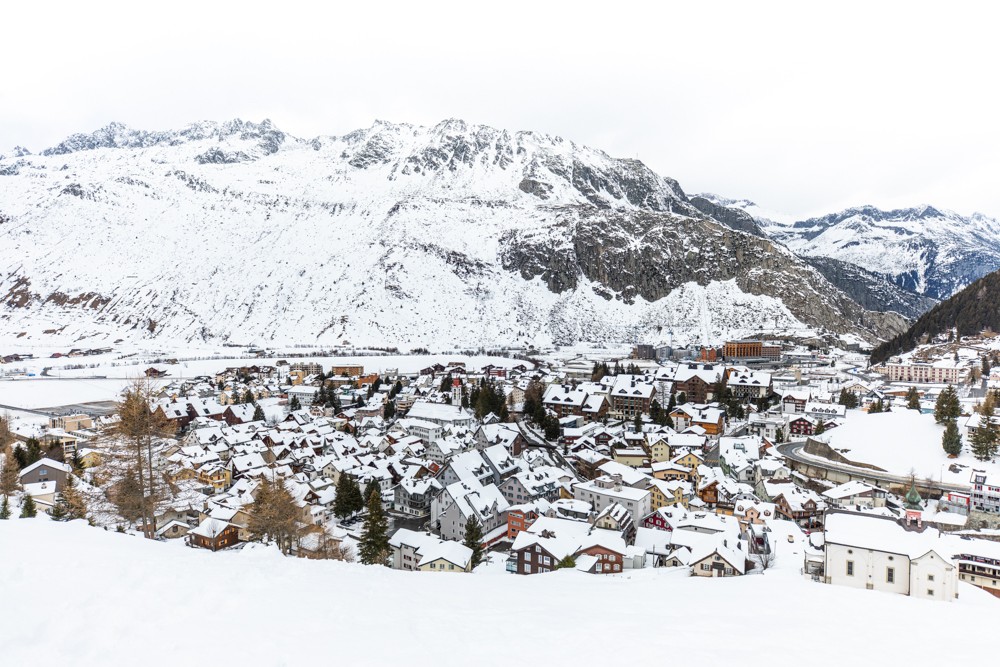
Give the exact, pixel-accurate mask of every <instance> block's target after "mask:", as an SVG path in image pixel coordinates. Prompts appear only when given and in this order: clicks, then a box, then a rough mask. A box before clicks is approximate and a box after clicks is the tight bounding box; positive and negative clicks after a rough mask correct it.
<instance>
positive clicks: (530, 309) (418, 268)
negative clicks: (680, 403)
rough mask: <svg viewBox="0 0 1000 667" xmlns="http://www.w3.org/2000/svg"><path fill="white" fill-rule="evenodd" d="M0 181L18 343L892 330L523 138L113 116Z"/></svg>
mask: <svg viewBox="0 0 1000 667" xmlns="http://www.w3.org/2000/svg"><path fill="white" fill-rule="evenodd" d="M0 183H2V186H0V239H2V249H0V272H2V275H0V298H2V302H3V304H4V307H3V310H2V311H0V336H2V337H3V338H5V339H8V340H9V339H10V338H11V337H18V336H20V337H21V341H20V342H22V343H29V342H53V341H55V340H57V339H58V340H60V341H63V340H65V341H79V340H89V341H96V340H98V339H105V338H107V337H109V336H114V337H133V338H134V337H145V338H156V339H159V340H164V341H191V340H196V339H197V340H213V341H219V342H223V341H230V342H236V343H253V342H264V341H273V342H280V343H289V344H293V343H308V344H315V343H322V344H330V343H337V342H342V341H349V342H351V343H353V344H355V345H357V344H386V343H387V344H393V345H400V346H404V347H405V346H411V347H412V346H425V345H427V346H434V347H439V346H451V345H454V346H479V345H497V344H514V343H535V344H546V343H550V342H557V343H565V342H572V341H578V340H594V341H618V342H621V341H630V340H634V339H636V338H639V337H642V338H647V339H650V338H652V339H656V338H657V337H665V336H667V334H673V339H674V340H678V339H684V338H688V339H706V340H717V339H719V338H722V337H725V336H731V335H741V334H742V333H747V332H751V331H755V330H760V329H765V328H766V329H771V328H779V329H789V328H803V327H812V328H825V329H828V330H832V331H835V332H838V333H843V334H855V335H858V336H861V337H865V338H867V339H869V340H871V339H874V338H875V337H878V336H886V335H889V334H891V333H894V332H896V331H899V330H901V329H902V327H903V325H904V322H903V321H902V318H900V317H898V316H896V315H894V314H881V313H872V312H868V311H866V310H864V309H863V308H861V307H860V306H859V305H858V304H857V303H856V302H855V301H853V300H851V299H850V298H849V297H847V296H846V295H845V294H844V293H843V292H841V291H840V290H838V289H836V288H835V287H833V286H832V285H831V284H830V283H829V282H828V281H827V280H826V279H825V278H824V277H823V276H822V275H821V274H820V273H819V272H818V271H816V270H814V269H813V268H812V267H810V266H808V265H807V264H806V263H804V262H803V261H801V260H800V259H798V258H797V257H795V256H794V255H793V254H792V253H791V252H789V251H788V250H787V249H785V248H784V247H782V246H781V245H779V244H776V243H774V242H772V241H771V240H768V239H764V238H761V237H759V236H755V235H753V234H750V233H745V232H744V231H740V229H739V227H738V225H734V224H733V223H732V221H730V222H729V223H727V222H726V220H721V221H719V220H715V219H712V218H711V217H709V216H708V215H707V214H706V213H704V212H703V211H702V210H699V208H698V207H696V206H694V205H693V204H692V203H691V201H690V200H689V199H688V197H687V196H686V195H685V194H684V192H683V190H682V189H681V187H680V186H679V185H678V184H677V182H676V181H673V180H671V179H669V178H664V177H661V176H659V175H657V174H655V173H654V172H652V171H651V170H650V169H649V168H647V167H646V166H645V165H643V164H642V163H641V162H638V161H636V160H627V159H616V158H612V157H610V156H608V155H606V154H605V153H603V152H601V151H599V150H594V149H591V148H587V147H584V146H579V145H576V144H574V143H572V142H570V141H565V140H563V139H561V138H559V137H553V136H548V135H544V134H538V133H534V132H516V133H511V132H507V131H503V130H497V129H494V128H490V127H485V126H478V125H468V124H466V123H464V122H462V121H457V120H448V121H444V122H442V123H439V124H438V125H436V126H434V127H429V128H427V127H416V126H412V125H406V124H392V123H385V122H376V123H375V124H374V125H373V126H371V127H369V128H366V129H362V130H357V131H355V132H351V133H350V134H347V135H344V136H340V137H333V136H321V137H317V138H314V139H308V140H307V139H301V138H297V137H293V136H290V135H288V134H286V133H284V132H282V131H281V130H279V129H278V128H277V127H275V126H274V125H273V124H272V123H271V122H269V121H264V122H262V123H251V122H244V121H240V120H234V121H230V122H226V123H212V122H204V123H197V124H193V125H190V126H188V127H187V128H184V129H182V130H179V131H164V132H147V131H141V130H134V129H130V128H127V127H125V126H124V125H121V124H117V123H113V124H111V125H109V126H107V127H105V128H102V129H100V130H98V131H97V132H94V133H92V134H78V135H74V136H71V137H69V138H67V139H66V140H65V141H63V142H62V143H60V144H59V145H58V146H55V147H53V148H49V149H47V150H45V151H43V152H42V153H41V154H39V155H32V154H30V153H29V152H27V151H24V150H20V151H18V152H17V153H14V154H12V155H10V156H8V157H6V158H4V159H2V160H0ZM734 226H735V227H737V228H736V229H734V228H733V227H734Z"/></svg>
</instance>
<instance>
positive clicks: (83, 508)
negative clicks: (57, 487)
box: [62, 475, 87, 520]
mask: <svg viewBox="0 0 1000 667" xmlns="http://www.w3.org/2000/svg"><path fill="white" fill-rule="evenodd" d="M62 497H63V500H65V501H66V511H67V515H68V518H69V519H70V520H73V519H86V518H87V499H86V497H85V496H84V495H83V494H82V493H81V492H80V488H79V487H78V486H77V484H76V478H75V477H73V475H66V483H65V484H64V485H63V490H62Z"/></svg>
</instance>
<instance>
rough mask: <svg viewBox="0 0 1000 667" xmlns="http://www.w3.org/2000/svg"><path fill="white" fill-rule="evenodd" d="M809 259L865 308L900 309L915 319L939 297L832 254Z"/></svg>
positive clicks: (809, 262) (931, 306)
mask: <svg viewBox="0 0 1000 667" xmlns="http://www.w3.org/2000/svg"><path fill="white" fill-rule="evenodd" d="M805 259H806V262H807V263H808V264H809V265H810V266H812V267H813V268H815V269H816V270H817V271H819V272H820V273H822V274H823V276H824V277H825V278H826V279H827V280H829V281H830V283H831V284H833V285H835V286H836V287H837V288H838V289H840V290H841V291H842V292H844V294H846V295H847V296H849V297H851V299H853V300H854V301H856V302H857V303H858V305H860V306H861V307H862V308H865V309H867V310H874V311H878V312H880V313H887V312H897V313H899V314H900V315H903V316H904V317H907V318H909V319H911V320H912V319H914V318H917V317H920V315H921V314H923V313H924V312H926V311H927V310H929V309H931V308H933V307H934V305H935V304H936V303H937V300H936V299H932V298H931V297H928V296H923V295H921V294H917V293H916V292H913V291H910V290H907V289H904V288H902V287H899V286H898V285H896V284H895V283H893V282H891V281H890V280H889V279H888V278H887V277H886V276H883V275H880V274H877V273H872V272H871V271H866V270H865V269H863V268H861V267H860V266H857V265H855V264H851V263H849V262H843V261H841V260H839V259H833V258H831V257H807V258H805Z"/></svg>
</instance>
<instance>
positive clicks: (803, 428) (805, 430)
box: [788, 415, 837, 436]
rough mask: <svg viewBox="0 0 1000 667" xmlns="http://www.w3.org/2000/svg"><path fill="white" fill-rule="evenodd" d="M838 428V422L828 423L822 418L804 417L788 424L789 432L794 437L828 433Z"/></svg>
mask: <svg viewBox="0 0 1000 667" xmlns="http://www.w3.org/2000/svg"><path fill="white" fill-rule="evenodd" d="M836 427H837V422H835V421H827V420H826V419H824V418H822V417H810V416H808V415H803V416H802V417H796V418H795V419H792V420H790V421H789V422H788V432H789V434H790V435H793V436H810V435H816V434H817V432H822V431H828V430H830V429H832V428H836Z"/></svg>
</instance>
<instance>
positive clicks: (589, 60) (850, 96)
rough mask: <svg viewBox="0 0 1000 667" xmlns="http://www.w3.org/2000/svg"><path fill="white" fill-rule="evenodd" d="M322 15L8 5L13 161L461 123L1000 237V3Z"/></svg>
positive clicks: (576, 6)
mask: <svg viewBox="0 0 1000 667" xmlns="http://www.w3.org/2000/svg"><path fill="white" fill-rule="evenodd" d="M311 4H312V3H309V4H307V3H298V2H291V1H285V2H281V3H271V4H269V5H261V6H254V5H253V4H252V3H247V2H241V3H232V4H230V3H223V2H210V1H203V2H197V3H196V2H185V1H178V2H171V3H163V6H162V8H161V9H145V8H142V9H140V7H146V6H147V5H149V6H152V3H136V2H127V3H126V2H121V3H115V2H97V1H91V2H72V3H71V2H64V3H60V2H48V3H42V2H19V3H14V2H7V3H3V7H2V8H0V25H2V26H3V28H4V29H3V31H2V35H3V36H2V38H0V44H2V49H3V50H2V53H3V60H2V64H0V152H2V151H4V150H5V149H7V148H9V147H11V146H13V145H15V144H22V145H25V146H27V147H28V148H30V149H31V150H33V151H39V150H41V149H43V148H46V147H48V146H51V145H54V144H56V143H58V142H59V141H60V140H61V139H63V138H64V137H65V136H67V135H69V134H71V133H73V132H81V131H86V132H89V131H92V130H94V129H97V128H98V127H101V126H103V125H106V124H107V123H108V122H110V121H112V120H118V121H122V122H124V123H126V124H128V125H131V126H133V127H140V128H144V129H168V128H179V127H182V126H184V125H186V124H187V123H189V122H191V121H194V120H203V119H211V120H227V119H230V118H234V117H241V118H244V119H248V120H260V119H263V118H265V117H266V118H271V119H272V120H273V121H274V122H275V124H276V125H277V126H278V127H280V128H281V129H283V130H285V131H286V132H289V133H290V134H293V135H297V136H305V137H311V136H315V135H319V134H335V135H336V134H344V133H346V132H349V131H351V130H353V129H356V128H359V127H367V126H369V125H371V123H372V121H373V120H375V119H377V118H378V119H385V120H391V121H402V122H412V123H419V124H434V123H436V122H438V121H440V120H442V119H444V118H450V117H457V118H463V119H465V120H467V121H469V122H475V123H484V124H489V125H494V126H497V127H503V128H507V129H510V130H518V129H531V130H538V131H542V132H547V133H550V134H556V135H560V136H562V137H565V138H567V139H571V140H573V141H576V142H578V143H584V144H588V145H591V146H594V147H597V148H601V149H603V150H605V151H607V152H608V153H610V154H612V155H617V156H625V157H636V156H638V157H639V158H640V159H642V160H643V161H645V162H646V163H647V164H649V165H650V166H651V167H652V168H654V169H655V170H656V171H658V172H660V173H662V174H664V175H667V176H671V177H674V178H676V179H678V180H679V181H680V183H681V185H682V187H684V189H685V190H686V191H687V192H689V193H694V192H699V191H712V192H717V193H719V194H723V195H726V196H731V197H747V198H749V199H752V200H754V201H756V202H757V203H758V204H759V205H760V206H762V207H763V208H765V209H770V210H774V211H779V212H784V213H788V214H793V215H796V216H802V217H804V216H806V215H809V214H819V213H824V212H829V211H832V210H837V209H839V208H843V207H845V206H849V205H856V204H862V203H872V204H876V205H881V206H908V205H918V204H923V203H927V204H933V205H935V206H938V207H942V208H951V209H954V210H957V211H959V212H962V213H971V212H972V211H974V210H978V211H982V212H984V213H987V214H990V215H993V216H1000V188H998V187H997V181H998V177H1000V130H998V122H997V119H998V115H1000V114H998V111H1000V109H998V101H1000V91H998V87H1000V72H998V65H1000V55H998V53H997V46H996V44H997V38H996V30H997V26H998V21H997V19H998V18H1000V16H998V14H1000V9H993V7H994V6H995V5H994V4H993V3H986V2H983V3H978V4H976V3H941V2H937V3H926V4H923V3H919V2H906V3H890V2H881V1H880V2H858V3H851V2H839V3H823V4H822V6H821V5H820V3H810V2H788V3H778V2H770V3H753V2H739V3H732V4H730V3H726V2H711V3H708V2H697V1H694V2H692V1H691V0H688V1H687V2H681V3H676V4H668V3H654V2H647V3H633V2H620V1H619V2H603V3H599V4H593V5H588V4H587V3H583V2H567V3H556V2H548V1H545V0H536V1H535V2H519V1H512V0H507V1H506V2H503V3H489V4H491V5H492V6H494V7H495V9H492V10H490V11H487V10H485V9H478V8H477V6H478V5H480V4H482V5H483V6H486V4H487V3H472V2H467V1H466V2H453V3H451V2H448V3H431V2H421V1H419V0H414V1H412V2H407V3H386V2H355V3H349V6H348V3H324V7H314V6H310V5H311ZM315 4H317V5H319V3H315Z"/></svg>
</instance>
